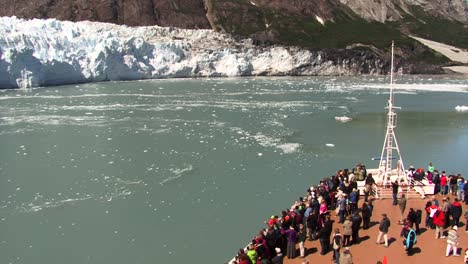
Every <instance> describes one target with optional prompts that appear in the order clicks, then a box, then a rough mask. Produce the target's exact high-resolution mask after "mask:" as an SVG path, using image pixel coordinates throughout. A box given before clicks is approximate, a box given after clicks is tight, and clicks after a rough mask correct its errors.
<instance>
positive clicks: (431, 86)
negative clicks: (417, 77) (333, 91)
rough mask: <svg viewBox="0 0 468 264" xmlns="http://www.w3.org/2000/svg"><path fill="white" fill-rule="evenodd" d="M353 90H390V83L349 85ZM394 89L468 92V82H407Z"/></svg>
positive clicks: (395, 86)
mask: <svg viewBox="0 0 468 264" xmlns="http://www.w3.org/2000/svg"><path fill="white" fill-rule="evenodd" d="M349 88H350V89H351V90H357V89H358V90H370V89H378V90H389V89H390V85H388V84H385V83H381V84H380V83H369V84H355V85H349ZM393 89H394V90H395V91H396V92H398V93H403V92H410V91H426V92H457V93H460V92H462V93H464V92H468V85H467V84H455V83H453V84H449V83H444V84H440V83H407V84H394V85H393Z"/></svg>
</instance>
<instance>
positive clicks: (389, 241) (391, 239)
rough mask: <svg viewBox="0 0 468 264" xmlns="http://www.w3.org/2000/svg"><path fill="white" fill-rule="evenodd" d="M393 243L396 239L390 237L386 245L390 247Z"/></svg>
mask: <svg viewBox="0 0 468 264" xmlns="http://www.w3.org/2000/svg"><path fill="white" fill-rule="evenodd" d="M393 242H396V238H394V237H391V238H389V239H388V245H389V246H390V245H391V244H393Z"/></svg>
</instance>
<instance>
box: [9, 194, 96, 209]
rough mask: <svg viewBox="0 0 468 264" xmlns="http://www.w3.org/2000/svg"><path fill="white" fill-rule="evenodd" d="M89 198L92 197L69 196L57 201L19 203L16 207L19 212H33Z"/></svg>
mask: <svg viewBox="0 0 468 264" xmlns="http://www.w3.org/2000/svg"><path fill="white" fill-rule="evenodd" d="M89 199H92V197H91V196H85V197H82V198H73V199H72V198H70V199H64V200H58V201H54V200H50V201H45V202H42V203H39V204H35V203H34V202H31V203H28V204H21V205H20V206H18V208H17V209H18V211H19V212H22V213H33V212H39V211H41V210H44V209H48V208H57V207H61V206H65V205H67V204H73V203H76V202H80V201H85V200H89Z"/></svg>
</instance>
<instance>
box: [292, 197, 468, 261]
mask: <svg viewBox="0 0 468 264" xmlns="http://www.w3.org/2000/svg"><path fill="white" fill-rule="evenodd" d="M437 198H438V200H439V202H441V201H442V197H440V196H437ZM361 200H362V199H361ZM451 200H452V201H453V198H452V197H451ZM427 201H428V199H409V200H408V202H407V207H406V210H407V211H408V209H409V208H414V209H415V210H417V209H421V210H423V220H422V222H423V223H421V225H420V226H421V230H422V234H421V235H419V236H418V238H417V240H418V242H417V244H416V246H415V252H416V253H415V254H414V255H413V256H407V255H406V252H405V250H404V248H403V244H402V238H401V237H400V231H401V228H402V226H401V225H398V220H399V217H400V212H399V209H398V206H392V200H391V199H384V200H376V201H374V212H373V216H372V219H371V220H372V222H373V225H372V227H371V228H369V229H368V230H360V232H359V236H360V237H361V243H360V244H358V245H352V246H351V247H350V251H351V254H352V255H353V261H354V263H355V264H375V263H376V262H377V261H379V260H380V261H382V260H383V258H384V256H386V257H387V260H388V263H389V264H397V263H399V264H400V263H415V264H419V263H444V264H452V263H453V264H455V263H456V264H460V263H464V262H463V258H464V251H465V249H466V248H468V233H466V232H465V226H464V225H463V226H462V227H460V228H459V229H458V234H459V235H460V239H459V242H460V244H459V247H460V248H462V252H461V256H459V257H455V256H450V257H445V249H446V246H447V241H446V240H445V239H435V230H432V229H426V228H425V227H424V219H425V212H424V206H425V204H426V202H427ZM466 208H467V207H466V206H464V208H463V211H465V210H466ZM407 211H406V212H405V213H407ZM382 213H386V214H387V215H388V217H389V218H390V220H391V226H390V230H389V233H388V235H389V240H390V241H391V243H390V246H389V247H388V248H385V247H384V246H383V245H377V244H376V240H377V235H378V233H379V231H378V226H379V222H380V220H381V219H382V216H381V215H382ZM332 219H334V220H335V223H334V225H333V228H336V227H339V228H340V230H342V225H341V224H338V219H337V218H336V217H335V216H334V212H332ZM460 221H462V222H463V223H464V222H465V219H464V217H463V216H462V217H461V219H460ZM319 252H320V243H319V241H307V243H306V258H305V259H307V260H308V261H309V263H310V264H312V263H332V253H331V252H329V253H328V254H326V255H324V256H321V255H320V254H319ZM303 261H304V259H301V258H298V257H297V258H295V259H288V258H287V257H285V258H284V263H285V264H297V263H299V264H300V263H303Z"/></svg>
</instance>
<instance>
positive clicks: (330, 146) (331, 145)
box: [325, 143, 335, 148]
mask: <svg viewBox="0 0 468 264" xmlns="http://www.w3.org/2000/svg"><path fill="white" fill-rule="evenodd" d="M325 146H327V147H329V148H334V147H335V144H332V143H327V144H325Z"/></svg>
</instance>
